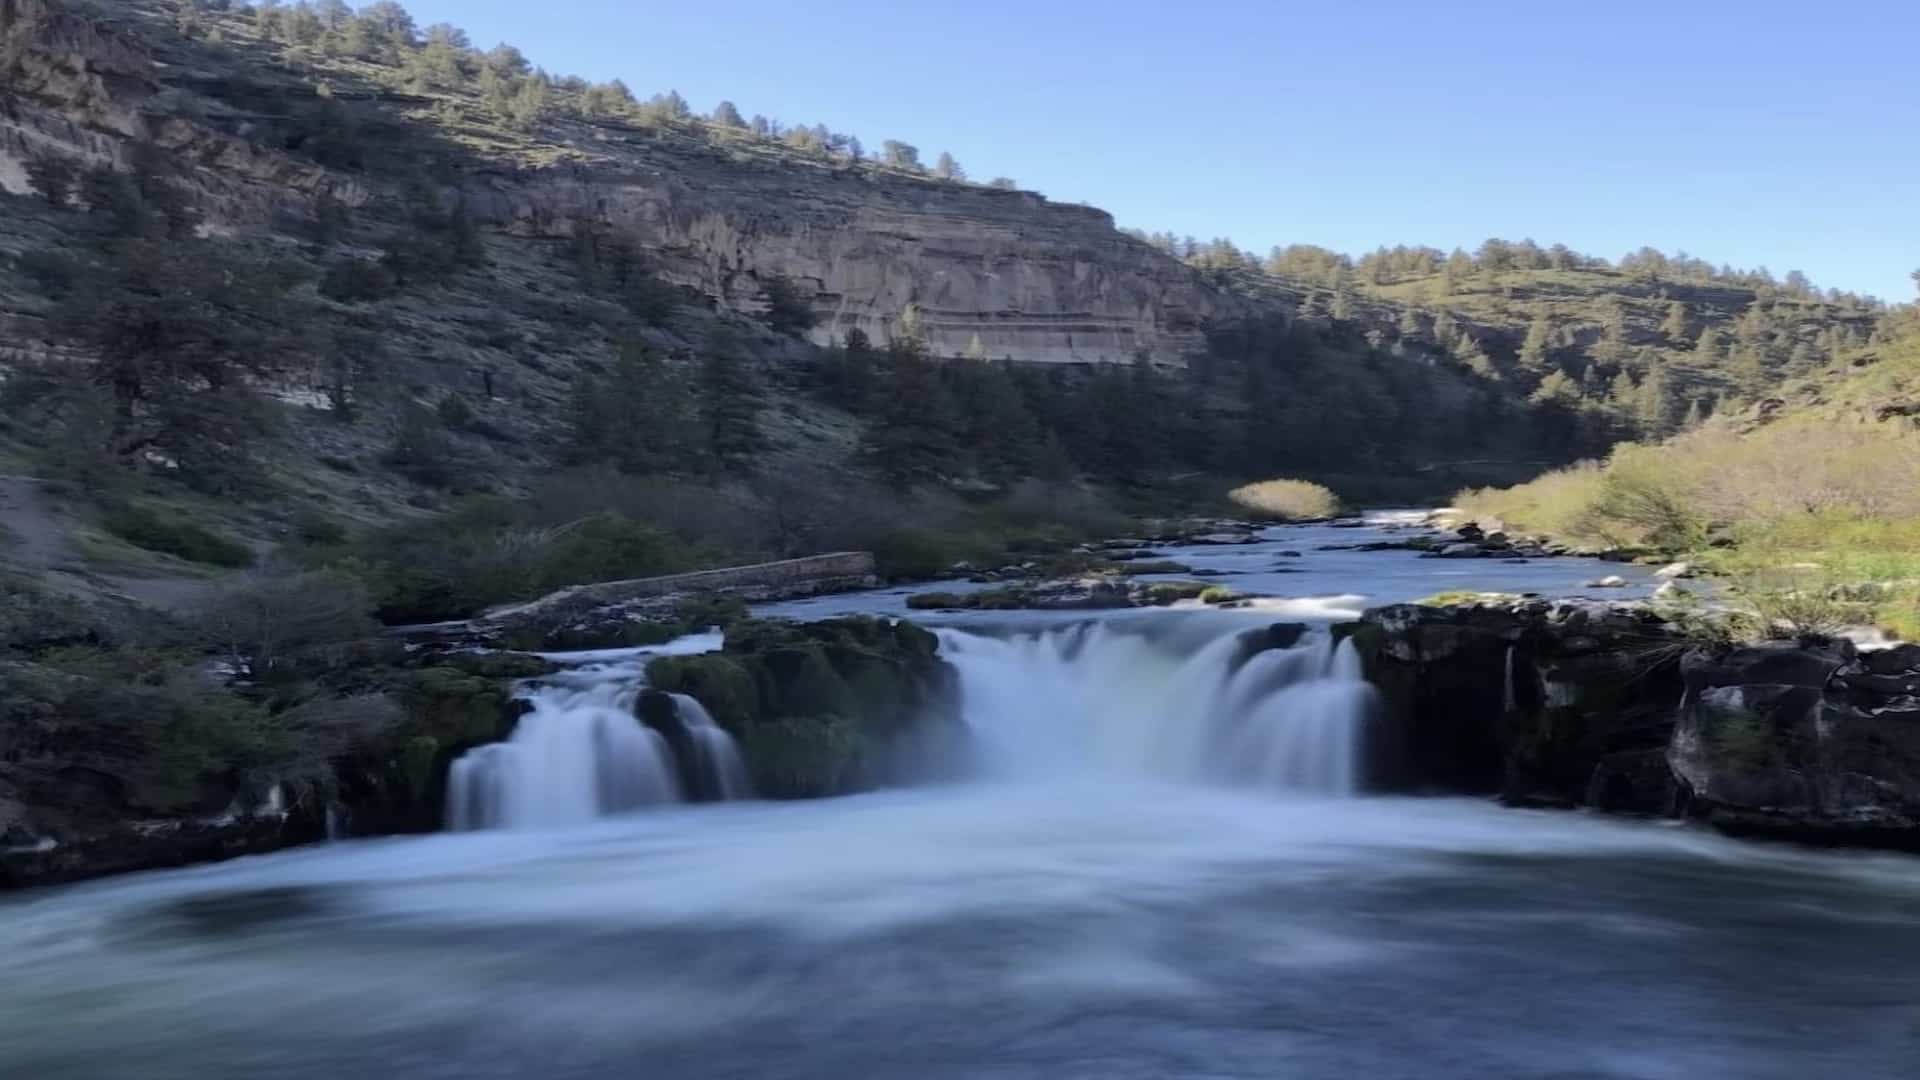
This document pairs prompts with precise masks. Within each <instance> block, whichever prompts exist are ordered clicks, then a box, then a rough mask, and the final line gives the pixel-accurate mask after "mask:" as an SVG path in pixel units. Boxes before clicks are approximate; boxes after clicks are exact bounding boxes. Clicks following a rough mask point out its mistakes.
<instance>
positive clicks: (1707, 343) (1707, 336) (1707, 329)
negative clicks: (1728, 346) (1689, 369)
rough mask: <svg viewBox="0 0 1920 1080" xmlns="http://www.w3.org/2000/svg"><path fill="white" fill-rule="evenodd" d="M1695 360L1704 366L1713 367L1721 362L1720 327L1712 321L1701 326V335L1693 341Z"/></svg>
mask: <svg viewBox="0 0 1920 1080" xmlns="http://www.w3.org/2000/svg"><path fill="white" fill-rule="evenodd" d="M1693 355H1694V362H1695V363H1698V364H1700V365H1701V366H1703V367H1711V366H1712V365H1714V364H1717V363H1719V362H1720V359H1721V354H1720V328H1719V327H1717V326H1714V325H1713V324H1712V323H1708V324H1707V325H1705V326H1703V327H1701V328H1700V337H1699V338H1698V339H1697V340H1695V341H1694V343H1693Z"/></svg>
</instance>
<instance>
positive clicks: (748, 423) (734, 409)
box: [698, 340, 765, 471]
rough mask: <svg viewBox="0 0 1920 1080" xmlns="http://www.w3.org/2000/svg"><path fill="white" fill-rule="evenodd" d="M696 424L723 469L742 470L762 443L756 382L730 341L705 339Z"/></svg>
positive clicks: (709, 451) (751, 460)
mask: <svg viewBox="0 0 1920 1080" xmlns="http://www.w3.org/2000/svg"><path fill="white" fill-rule="evenodd" d="M698 400H699V414H700V424H701V427H702V428H703V429H704V434H705V436H706V443H707V451H708V453H709V454H710V455H711V457H712V460H713V461H714V463H715V464H717V465H718V466H719V467H721V468H723V469H729V470H735V471H740V470H745V469H747V468H749V467H751V465H752V463H753V459H754V457H755V456H756V455H757V454H758V453H759V452H760V450H761V448H762V446H763V445H764V444H765V438H764V437H763V436H762V435H761V433H760V385H759V381H758V380H757V379H756V378H755V377H754V373H753V370H752V369H751V368H750V367H749V366H748V365H747V362H746V361H745V360H743V359H741V358H740V355H739V353H738V352H737V351H736V350H735V348H734V346H733V343H732V342H730V341H725V340H717V341H713V342H709V343H708V346H707V350H706V356H705V358H704V359H703V360H702V362H701V365H700V379H699V384H698Z"/></svg>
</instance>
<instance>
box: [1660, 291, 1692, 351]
mask: <svg viewBox="0 0 1920 1080" xmlns="http://www.w3.org/2000/svg"><path fill="white" fill-rule="evenodd" d="M1690 325H1691V321H1690V320H1689V319H1688V318H1687V305H1686V304H1683V303H1681V302H1680V301H1678V300H1675V301H1673V302H1672V303H1670V304H1668V305H1667V318H1666V321H1664V322H1662V323H1661V324H1660V333H1662V334H1663V335H1665V336H1666V339H1667V340H1668V341H1670V342H1672V343H1674V344H1675V345H1678V344H1679V343H1681V342H1682V341H1685V340H1687V338H1688V336H1689V335H1688V333H1687V331H1688V329H1689V327H1690Z"/></svg>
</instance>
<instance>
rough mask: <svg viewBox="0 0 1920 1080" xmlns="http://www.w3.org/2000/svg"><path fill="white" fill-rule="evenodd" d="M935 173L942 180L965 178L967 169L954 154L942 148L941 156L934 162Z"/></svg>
mask: <svg viewBox="0 0 1920 1080" xmlns="http://www.w3.org/2000/svg"><path fill="white" fill-rule="evenodd" d="M933 175H934V176H935V177H936V178H938V179H941V180H965V179H966V178H967V171H966V170H965V169H963V168H961V167H960V163H959V162H957V161H955V160H953V155H952V154H949V153H947V152H946V151H945V150H942V151H940V157H939V158H938V159H937V160H936V161H935V162H934V164H933Z"/></svg>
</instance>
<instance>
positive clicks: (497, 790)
mask: <svg viewBox="0 0 1920 1080" xmlns="http://www.w3.org/2000/svg"><path fill="white" fill-rule="evenodd" d="M706 640H707V639H706V638H705V637H703V638H702V639H701V642H706ZM711 644H712V645H717V644H718V638H717V636H716V637H714V638H712V641H711ZM675 651H703V650H697V649H693V648H684V649H680V650H675ZM659 652H660V651H659V650H657V651H648V652H642V651H633V652H619V653H615V654H611V656H612V657H613V659H611V661H610V662H602V663H594V664H590V665H588V666H583V667H580V668H575V669H573V670H569V671H562V672H558V673H556V674H554V675H550V676H547V677H545V678H544V679H542V680H541V681H540V682H539V683H537V684H534V685H532V686H530V687H529V688H527V689H526V690H525V691H523V694H522V697H523V698H524V700H525V701H526V702H527V705H528V711H527V713H526V715H524V716H522V717H521V718H520V722H519V724H517V725H516V726H515V727H514V730H513V735H512V737H511V738H509V739H508V740H507V741H506V742H502V743H492V744H490V745H487V746H481V747H477V748H475V749H473V750H470V751H468V752H467V753H466V754H463V755H462V756H461V757H460V758H459V759H458V760H457V761H455V762H454V763H453V768H452V770H451V771H450V772H449V773H448V776H447V827H448V828H450V829H454V830H473V829H491V828H551V827H555V826H563V825H578V824H583V823H585V822H589V821H593V820H595V819H596V818H600V817H604V816H606V815H608V814H617V813H622V812H625V811H629V810H635V809H638V808H640V807H644V806H652V805H657V804H661V803H677V802H683V801H686V799H687V796H688V792H687V791H686V790H685V788H684V787H683V785H682V783H681V771H680V768H679V763H678V762H677V761H676V759H675V756H674V753H673V749H672V747H671V745H670V744H669V742H668V740H667V738H666V737H665V736H664V735H662V734H661V733H660V732H658V731H655V730H654V729H652V728H650V727H648V726H646V725H645V724H642V723H641V722H640V721H639V719H638V718H637V717H636V716H635V712H634V704H635V702H636V701H637V700H638V699H639V696H640V693H641V691H642V690H644V689H645V688H646V677H645V659H646V658H648V657H651V656H654V655H659ZM673 699H674V702H675V705H676V707H677V713H678V719H679V722H680V723H681V724H682V725H683V726H684V728H685V730H686V734H687V736H688V742H689V745H690V747H691V756H692V758H693V760H692V761H690V762H689V763H688V767H689V770H690V775H691V777H692V778H693V779H694V782H695V784H696V785H697V787H698V788H699V790H700V791H701V792H703V793H704V794H705V795H706V797H709V798H719V799H737V798H745V797H748V796H750V795H751V790H750V785H749V784H748V782H747V776H746V768H745V766H744V765H743V764H742V762H741V760H740V752H739V750H738V748H737V747H736V746H735V745H734V742H733V737H732V736H731V735H728V734H727V733H726V731H724V730H723V729H721V727H720V726H719V725H718V724H715V723H714V722H713V718H712V717H711V716H709V715H707V711H706V710H705V709H703V708H701V707H700V704H699V702H697V701H694V700H693V699H691V698H687V697H684V696H683V695H678V694H676V695H674V696H673Z"/></svg>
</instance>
